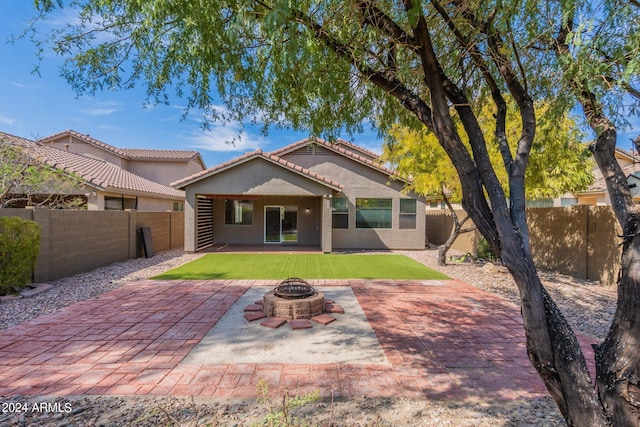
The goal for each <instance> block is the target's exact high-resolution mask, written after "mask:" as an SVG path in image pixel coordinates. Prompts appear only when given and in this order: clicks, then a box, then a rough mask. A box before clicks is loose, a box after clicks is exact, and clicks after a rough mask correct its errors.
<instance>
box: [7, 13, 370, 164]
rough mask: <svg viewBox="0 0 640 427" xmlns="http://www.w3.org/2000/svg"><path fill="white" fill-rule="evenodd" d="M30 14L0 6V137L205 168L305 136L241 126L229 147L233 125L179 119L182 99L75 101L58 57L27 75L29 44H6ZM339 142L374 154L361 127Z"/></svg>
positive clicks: (117, 94) (32, 59)
mask: <svg viewBox="0 0 640 427" xmlns="http://www.w3.org/2000/svg"><path fill="white" fill-rule="evenodd" d="M33 14H34V9H33V1H32V0H0V58H2V59H1V60H0V61H1V62H0V64H1V66H0V131H3V132H7V133H10V134H13V135H17V136H21V137H23V138H28V139H37V138H41V137H45V136H49V135H52V134H54V133H58V132H61V131H64V130H67V129H73V130H75V131H78V132H81V133H84V134H89V135H91V136H92V137H93V138H96V139H99V140H100V141H103V142H106V143H107V144H111V145H114V146H116V147H120V148H157V149H181V150H192V149H193V150H198V151H199V152H200V154H201V155H202V157H203V159H204V161H205V163H206V165H207V167H211V166H214V165H216V164H218V163H221V162H224V161H226V160H229V159H231V158H234V157H237V156H239V155H242V154H244V153H245V152H247V151H251V150H254V149H256V148H261V149H263V150H266V151H269V150H274V149H277V148H280V147H283V146H285V145H288V144H290V143H292V142H295V141H298V140H300V139H302V138H305V137H307V136H308V134H307V133H304V132H294V131H288V130H278V129H272V130H270V131H269V134H268V136H266V137H265V136H263V135H262V134H261V133H260V131H259V129H258V128H257V127H251V126H246V128H245V133H243V134H242V135H241V136H242V139H241V141H239V142H238V141H236V143H235V146H234V145H230V144H227V143H226V141H229V140H231V139H233V138H234V137H235V136H236V135H237V134H238V129H239V126H238V124H233V123H232V124H230V125H226V126H222V125H220V126H212V128H211V130H210V131H209V132H204V131H203V130H202V128H201V123H200V121H199V117H198V112H197V111H195V112H194V113H193V114H192V115H190V116H189V117H187V118H186V119H184V120H181V118H182V115H183V112H184V106H185V105H186V102H185V101H184V100H180V99H177V98H175V99H173V100H172V101H173V102H172V103H171V105H168V106H167V105H158V106H155V107H150V108H145V102H144V100H145V93H144V89H143V88H142V87H140V89H133V90H127V91H113V92H110V91H105V92H99V93H96V95H95V96H93V97H92V96H82V97H79V98H78V97H76V95H75V93H74V92H73V90H72V89H71V87H70V86H69V85H68V84H67V82H66V81H65V80H64V79H63V78H62V77H61V76H60V72H59V68H58V67H59V66H60V65H61V63H62V58H59V57H56V56H54V55H53V54H52V53H49V54H46V53H45V55H44V60H43V61H42V63H41V64H40V75H39V76H38V75H37V74H33V73H32V71H33V70H34V68H35V65H36V64H37V62H38V61H37V58H36V55H35V53H36V48H35V46H34V45H33V44H32V43H31V42H30V41H28V40H21V41H18V42H17V43H15V44H8V43H7V39H8V38H9V37H10V36H11V35H15V34H19V33H20V32H21V31H22V30H23V29H24V27H25V26H26V20H27V19H28V18H29V17H31V16H32V15H33ZM140 86H141V85H140ZM343 137H344V138H345V139H348V140H350V141H353V142H354V143H356V144H358V145H361V146H363V147H365V148H368V149H369V150H372V151H375V152H380V151H381V142H380V140H379V139H378V138H377V135H376V133H375V131H373V130H369V129H368V128H365V132H364V133H363V134H360V135H355V136H353V138H351V137H349V136H348V135H344V136H343Z"/></svg>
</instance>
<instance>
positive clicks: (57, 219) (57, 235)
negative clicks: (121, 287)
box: [0, 208, 184, 282]
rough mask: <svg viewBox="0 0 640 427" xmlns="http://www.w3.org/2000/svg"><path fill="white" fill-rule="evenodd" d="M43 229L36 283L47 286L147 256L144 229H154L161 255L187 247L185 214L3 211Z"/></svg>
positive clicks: (7, 214)
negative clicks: (143, 254) (110, 265)
mask: <svg viewBox="0 0 640 427" xmlns="http://www.w3.org/2000/svg"><path fill="white" fill-rule="evenodd" d="M0 216H19V217H21V218H24V219H30V220H33V221H35V222H37V223H38V224H39V225H40V228H41V240H40V255H39V257H38V260H37V263H36V269H35V272H34V281H35V282H46V281H50V280H55V279H58V278H61V277H66V276H71V275H74V274H78V273H82V272H85V271H89V270H92V269H94V268H97V267H102V266H105V265H108V264H112V263H114V262H118V261H124V260H126V259H130V258H136V257H138V256H142V250H141V247H142V245H141V238H140V233H139V229H140V227H144V226H148V227H151V233H152V239H153V244H154V248H155V250H156V251H163V250H167V249H171V248H178V247H181V246H182V245H183V237H184V213H183V212H137V211H79V210H52V209H44V208H36V209H0Z"/></svg>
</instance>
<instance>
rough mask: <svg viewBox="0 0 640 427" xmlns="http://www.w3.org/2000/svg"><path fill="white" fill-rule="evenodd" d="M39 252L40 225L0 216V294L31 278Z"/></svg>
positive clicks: (13, 217)
mask: <svg viewBox="0 0 640 427" xmlns="http://www.w3.org/2000/svg"><path fill="white" fill-rule="evenodd" d="M39 253H40V226H39V225H38V224H37V223H36V222H34V221H29V220H26V219H22V218H18V217H15V216H5V217H0V295H7V294H11V293H15V292H18V291H19V290H20V289H22V288H23V287H24V286H25V285H26V284H27V283H29V282H30V281H31V275H32V273H33V270H34V268H35V265H36V260H37V259H38V254H39Z"/></svg>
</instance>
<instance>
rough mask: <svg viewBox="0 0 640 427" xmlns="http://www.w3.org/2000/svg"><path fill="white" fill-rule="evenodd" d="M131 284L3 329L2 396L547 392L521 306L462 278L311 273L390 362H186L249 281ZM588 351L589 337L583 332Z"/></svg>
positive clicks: (510, 395)
mask: <svg viewBox="0 0 640 427" xmlns="http://www.w3.org/2000/svg"><path fill="white" fill-rule="evenodd" d="M275 284H276V282H272V281H221V280H218V281H151V280H144V281H140V282H136V283H133V284H130V285H127V286H125V287H122V288H120V289H117V290H114V291H112V292H109V293H106V294H103V295H101V296H100V297H99V298H95V299H92V300H87V301H82V302H79V303H77V304H74V305H72V306H69V307H67V308H65V309H63V310H60V311H58V312H56V313H54V314H50V315H45V316H41V317H39V318H37V319H35V320H33V321H30V322H27V323H24V324H22V325H18V326H15V327H12V328H9V329H6V330H3V331H2V332H1V334H0V396H15V395H80V394H87V395H142V394H145V395H176V396H179V395H196V396H217V397H228V396H235V397H255V396H256V384H257V383H258V381H260V380H264V381H266V382H267V383H268V384H269V385H270V389H271V391H272V392H273V393H274V394H280V393H281V392H282V391H283V389H284V388H288V390H289V393H291V394H293V393H306V392H308V391H311V390H315V389H318V390H319V391H320V393H321V394H322V395H324V396H329V395H331V394H333V395H334V396H341V397H348V396H370V397H374V396H394V397H399V396H407V397H427V398H431V399H465V398H481V399H497V400H509V399H516V398H529V397H537V396H542V395H546V391H545V388H544V386H543V385H542V382H541V381H540V380H539V378H538V376H537V374H536V373H535V371H534V370H533V368H532V367H531V364H530V363H529V360H528V359H527V356H526V351H525V345H524V341H525V340H524V334H523V328H522V321H521V319H520V314H519V309H518V307H516V306H515V305H513V304H511V303H508V302H506V301H505V300H503V299H501V298H499V297H497V296H494V295H492V294H489V293H487V292H484V291H482V290H479V289H477V288H474V287H472V286H470V285H468V284H466V283H464V282H461V281H456V280H451V281H415V280H400V281H398V280H396V281H391V280H339V281H312V282H311V284H313V285H314V286H331V285H339V286H351V288H352V290H353V292H354V294H355V295H356V297H357V299H358V302H359V303H360V305H361V307H362V309H363V311H364V313H365V314H366V316H367V318H368V320H369V322H370V324H371V326H372V328H373V330H374V331H375V333H376V335H377V337H378V339H379V341H380V344H381V346H382V348H383V349H384V352H385V355H386V357H387V359H388V362H389V363H384V364H374V365H371V364H369V365H356V364H352V365H344V364H295V365H290V364H277V363H272V364H225V365H201V366H198V365H195V366H194V365H186V364H181V361H182V360H183V358H184V357H185V356H186V355H187V354H188V353H189V352H190V351H191V349H193V347H194V346H195V345H196V344H197V343H198V342H199V341H200V340H201V339H202V338H203V337H204V336H205V334H206V333H207V331H208V330H209V329H210V328H211V327H212V326H213V325H214V324H215V323H216V322H217V321H218V320H219V319H220V318H221V317H222V315H223V314H224V313H225V312H226V310H227V309H228V308H229V307H230V306H231V305H232V304H233V303H234V302H235V301H236V300H237V299H238V298H239V297H240V296H241V295H242V294H243V293H244V292H246V290H247V289H249V288H250V287H252V286H266V285H268V286H275ZM581 340H582V341H583V348H584V350H585V353H587V354H586V355H587V360H592V353H591V349H590V346H589V345H588V344H589V343H590V341H589V339H588V338H585V337H581Z"/></svg>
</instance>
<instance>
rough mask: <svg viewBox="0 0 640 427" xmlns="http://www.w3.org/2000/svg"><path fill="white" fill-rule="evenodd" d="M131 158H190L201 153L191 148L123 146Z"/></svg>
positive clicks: (179, 159)
mask: <svg viewBox="0 0 640 427" xmlns="http://www.w3.org/2000/svg"><path fill="white" fill-rule="evenodd" d="M121 150H122V151H123V152H125V153H126V154H127V155H128V156H129V158H131V159H133V160H174V161H181V160H190V159H192V158H194V157H196V156H199V155H200V153H198V152H197V151H193V150H191V151H189V150H154V149H144V148H122V149H121Z"/></svg>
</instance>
